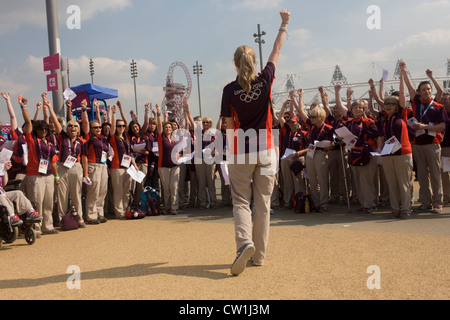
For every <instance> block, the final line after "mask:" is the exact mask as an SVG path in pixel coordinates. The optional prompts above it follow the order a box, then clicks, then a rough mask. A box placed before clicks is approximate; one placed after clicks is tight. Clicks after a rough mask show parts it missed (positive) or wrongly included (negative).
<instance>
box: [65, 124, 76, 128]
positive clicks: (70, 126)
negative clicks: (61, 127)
mask: <svg viewBox="0 0 450 320" xmlns="http://www.w3.org/2000/svg"><path fill="white" fill-rule="evenodd" d="M73 127H77V126H76V125H74V124H68V125H67V128H73Z"/></svg>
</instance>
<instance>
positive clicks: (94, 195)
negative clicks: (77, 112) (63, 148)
mask: <svg viewBox="0 0 450 320" xmlns="http://www.w3.org/2000/svg"><path fill="white" fill-rule="evenodd" d="M101 132H102V126H101V124H100V123H99V122H98V121H91V122H90V123H89V130H87V131H86V133H85V140H86V143H85V144H84V145H83V148H82V152H81V161H82V164H83V172H84V179H83V181H84V182H85V183H86V184H87V186H86V223H87V224H99V223H104V222H106V221H107V219H106V218H105V212H104V204H105V197H106V192H107V191H108V168H107V164H106V161H107V159H108V154H110V148H109V142H108V138H107V137H105V136H103V135H102V134H101Z"/></svg>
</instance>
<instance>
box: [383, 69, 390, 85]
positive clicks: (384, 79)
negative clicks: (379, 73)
mask: <svg viewBox="0 0 450 320" xmlns="http://www.w3.org/2000/svg"><path fill="white" fill-rule="evenodd" d="M388 75H389V70H386V69H383V82H386V80H387V78H388Z"/></svg>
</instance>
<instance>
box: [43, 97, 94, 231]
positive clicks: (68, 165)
mask: <svg viewBox="0 0 450 320" xmlns="http://www.w3.org/2000/svg"><path fill="white" fill-rule="evenodd" d="M44 102H45V104H46V106H47V109H48V111H49V113H50V119H51V120H52V121H53V123H54V124H55V134H56V138H57V141H58V149H59V150H60V153H59V159H58V174H59V177H60V184H59V185H58V186H57V187H56V194H57V199H58V201H57V205H58V215H59V218H60V219H62V218H63V216H64V215H65V214H66V213H67V211H68V210H69V199H70V203H71V204H72V206H74V207H75V209H76V210H77V212H78V213H79V217H80V220H78V226H79V227H81V228H84V227H86V225H85V223H84V220H83V207H82V202H81V193H82V185H83V167H82V165H81V149H82V146H83V144H84V143H85V142H86V140H84V139H82V138H80V125H79V123H78V122H76V121H74V120H70V121H68V122H67V125H66V130H63V128H62V126H61V125H60V123H59V122H58V118H57V116H56V114H55V111H54V110H53V107H52V105H51V104H50V102H49V101H48V100H45V101H44ZM81 105H82V113H81V119H82V125H83V131H86V130H89V122H88V116H87V112H86V105H87V101H86V100H83V101H82V102H81Z"/></svg>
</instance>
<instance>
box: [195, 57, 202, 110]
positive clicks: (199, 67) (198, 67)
mask: <svg viewBox="0 0 450 320" xmlns="http://www.w3.org/2000/svg"><path fill="white" fill-rule="evenodd" d="M194 74H195V75H197V84H198V108H199V111H200V118H202V119H203V117H202V101H201V99H200V75H201V74H203V67H202V65H199V64H198V61H196V62H195V66H194Z"/></svg>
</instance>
